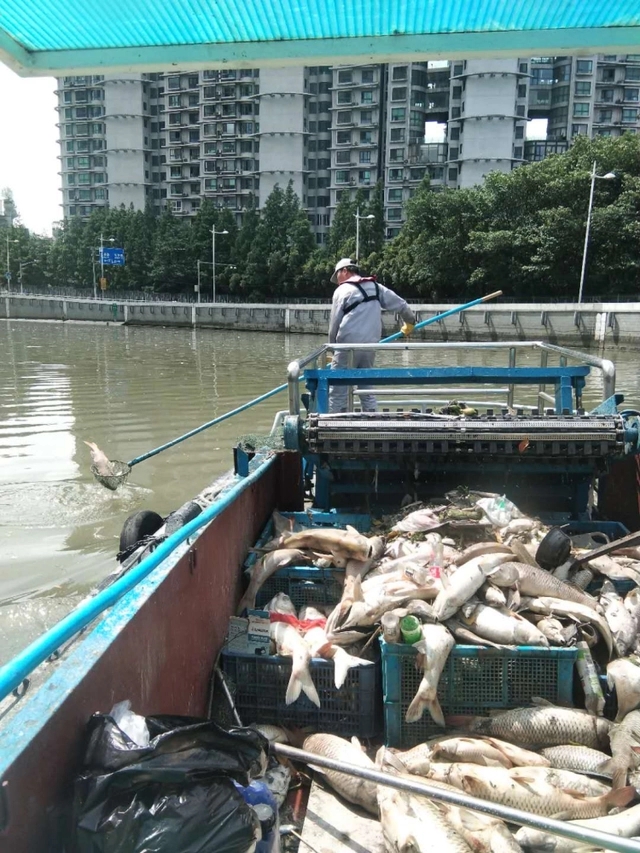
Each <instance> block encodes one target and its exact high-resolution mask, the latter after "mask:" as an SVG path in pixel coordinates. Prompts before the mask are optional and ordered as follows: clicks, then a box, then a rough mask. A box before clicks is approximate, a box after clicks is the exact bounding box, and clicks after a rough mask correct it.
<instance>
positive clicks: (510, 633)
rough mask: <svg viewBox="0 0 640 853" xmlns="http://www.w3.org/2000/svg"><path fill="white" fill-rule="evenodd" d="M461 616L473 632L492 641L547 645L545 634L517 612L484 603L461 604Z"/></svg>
mask: <svg viewBox="0 0 640 853" xmlns="http://www.w3.org/2000/svg"><path fill="white" fill-rule="evenodd" d="M460 615H461V618H462V620H463V622H464V624H466V625H468V626H469V627H470V628H471V630H472V631H473V632H474V634H477V635H478V636H479V637H486V638H487V639H488V640H491V641H492V642H494V643H503V644H504V645H508V646H548V645H549V641H548V640H547V638H546V637H545V635H544V634H543V633H542V632H541V631H539V630H538V628H536V626H535V625H532V624H531V622H529V621H527V620H526V619H525V618H524V617H522V616H519V615H518V614H517V613H511V612H510V611H508V610H500V609H498V608H496V607H487V606H486V605H485V604H480V603H471V602H469V603H468V604H466V605H463V607H462V609H461V614H460Z"/></svg>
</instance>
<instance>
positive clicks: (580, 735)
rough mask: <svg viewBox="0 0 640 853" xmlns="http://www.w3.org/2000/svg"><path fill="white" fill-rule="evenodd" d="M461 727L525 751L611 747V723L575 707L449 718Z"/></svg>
mask: <svg viewBox="0 0 640 853" xmlns="http://www.w3.org/2000/svg"><path fill="white" fill-rule="evenodd" d="M458 721H460V724H461V725H463V726H464V727H465V729H466V730H467V731H468V732H469V733H470V734H477V735H489V736H490V737H497V738H500V739H501V740H506V741H510V742H511V743H515V744H518V745H519V746H523V747H526V748H531V749H536V748H541V747H547V746H561V745H562V744H566V743H574V744H582V745H583V746H589V747H591V748H592V749H598V748H599V747H603V746H604V747H606V746H608V735H609V730H610V728H611V726H612V724H611V723H610V722H609V720H605V719H604V718H595V717H592V716H591V715H590V714H588V713H587V712H586V711H581V710H578V709H576V708H560V707H555V706H552V707H549V706H543V707H532V708H514V709H512V710H510V711H503V712H502V713H500V714H496V715H495V716H493V717H471V718H470V719H469V718H464V717H450V718H448V719H447V722H448V724H449V725H458Z"/></svg>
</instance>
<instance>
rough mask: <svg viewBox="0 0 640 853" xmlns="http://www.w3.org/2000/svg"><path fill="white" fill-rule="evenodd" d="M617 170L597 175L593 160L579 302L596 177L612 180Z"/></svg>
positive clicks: (579, 300)
mask: <svg viewBox="0 0 640 853" xmlns="http://www.w3.org/2000/svg"><path fill="white" fill-rule="evenodd" d="M615 176H616V175H615V172H607V174H606V175H596V161H595V160H594V161H593V169H592V170H591V192H590V193H589V210H588V212H587V228H586V231H585V232H584V251H583V253H582V270H581V272H580V291H579V293H578V303H580V302H582V293H583V291H584V277H585V273H586V270H587V246H588V244H589V230H590V228H591V210H592V208H593V190H594V189H595V185H596V179H598V180H600V181H610V180H612V179H613V178H615Z"/></svg>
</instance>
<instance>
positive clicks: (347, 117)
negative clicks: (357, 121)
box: [336, 110, 351, 124]
mask: <svg viewBox="0 0 640 853" xmlns="http://www.w3.org/2000/svg"><path fill="white" fill-rule="evenodd" d="M336 124H351V110H341V111H340V112H338V116H337V118H336Z"/></svg>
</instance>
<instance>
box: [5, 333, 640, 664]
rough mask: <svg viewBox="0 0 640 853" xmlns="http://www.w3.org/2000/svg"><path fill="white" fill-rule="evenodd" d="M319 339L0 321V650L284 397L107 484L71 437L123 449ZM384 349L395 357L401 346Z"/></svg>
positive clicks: (144, 442)
mask: <svg viewBox="0 0 640 853" xmlns="http://www.w3.org/2000/svg"><path fill="white" fill-rule="evenodd" d="M320 342H321V339H320V338H318V337H317V336H311V335H309V336H304V335H291V336H288V335H284V334H276V333H261V332H257V333H250V332H237V333H234V332H227V331H225V332H215V331H211V330H199V331H191V330H188V329H165V328H156V327H154V328H136V327H131V328H129V327H123V326H103V325H98V324H96V325H94V324H84V323H82V324H81V323H77V324H74V323H64V324H62V323H56V322H51V323H48V322H21V321H7V322H4V321H3V323H2V325H0V662H2V660H6V659H7V658H8V657H10V656H11V654H13V653H15V652H16V651H18V650H19V649H20V648H21V647H22V646H23V645H24V644H25V643H26V642H28V641H29V640H31V639H33V638H34V637H35V636H36V635H37V634H39V633H40V632H41V631H42V630H44V629H45V628H46V627H48V626H49V625H51V624H53V623H54V622H55V621H56V620H57V619H59V618H60V617H61V616H62V615H64V614H65V613H66V612H67V611H68V610H70V609H71V607H73V606H74V605H75V604H76V603H77V602H78V601H79V600H80V598H82V596H83V595H84V594H85V593H86V591H87V589H89V588H90V587H91V586H92V585H93V584H95V583H96V581H98V580H100V579H101V578H102V577H104V576H105V575H106V574H107V573H108V572H109V571H110V570H111V569H112V568H113V567H114V565H115V564H114V554H115V553H116V552H117V550H118V537H119V534H120V529H121V527H122V523H123V521H124V519H125V518H126V517H127V516H128V515H129V514H130V513H132V512H134V511H136V510H138V509H153V510H155V511H157V512H159V513H160V514H166V513H168V512H170V511H171V510H173V509H176V508H177V507H178V506H180V505H181V504H182V503H184V502H185V501H187V500H188V499H189V498H191V497H193V496H194V495H195V494H196V493H197V492H198V491H200V490H201V489H202V488H204V487H205V486H206V485H208V484H209V483H210V482H211V481H212V480H213V479H215V477H216V476H218V475H219V474H222V473H224V472H225V471H227V470H228V469H229V468H230V467H231V465H232V452H231V449H232V447H233V444H234V442H235V439H236V438H237V437H238V436H239V435H242V434H246V433H258V434H262V433H264V434H266V433H268V432H269V430H270V427H271V424H272V422H273V417H274V414H275V412H276V411H278V409H282V408H285V406H286V404H287V401H286V395H285V394H282V395H278V396H276V397H274V398H271V399H270V400H268V401H266V402H265V403H262V404H260V405H259V406H257V407H255V408H253V409H250V410H249V411H247V412H245V413H243V414H241V415H239V416H237V417H235V418H232V419H230V420H229V421H226V422H224V423H223V424H221V425H220V426H218V427H214V428H213V429H211V430H209V431H206V432H204V433H202V434H201V435H199V436H197V437H195V438H193V439H190V440H189V441H187V442H185V443H183V444H181V445H178V446H177V447H175V448H173V449H171V450H169V451H166V452H165V453H163V454H160V455H159V456H156V457H154V458H152V459H150V460H148V461H146V462H143V463H141V464H140V465H138V466H136V467H135V468H134V469H133V472H132V474H131V476H130V478H129V481H128V483H127V485H126V486H125V487H123V488H121V489H119V490H118V491H117V492H109V491H107V490H106V489H104V488H103V487H101V486H100V485H98V484H97V483H96V482H95V480H94V479H93V476H92V475H91V472H90V469H89V465H90V457H89V450H88V448H87V447H86V446H85V445H84V444H83V441H95V442H96V443H97V444H98V445H99V446H100V447H101V448H103V449H104V450H105V452H106V453H107V455H108V456H109V457H110V458H111V459H121V460H124V461H127V460H129V459H132V458H134V457H136V456H138V455H139V454H142V453H144V452H145V451H147V450H150V449H151V448H153V447H156V446H158V445H160V444H163V443H164V442H166V441H168V440H170V439H171V438H173V437H175V436H177V435H179V434H181V433H183V432H186V431H187V430H189V429H192V428H193V427H195V426H197V425H199V424H200V423H203V422H205V421H208V420H211V419H212V418H214V417H216V416H217V415H221V414H223V413H224V412H226V411H228V410H230V409H232V408H234V407H235V406H238V405H239V404H241V403H242V402H245V401H246V400H248V399H250V398H252V397H256V396H258V395H259V394H262V393H264V392H265V391H268V390H270V389H271V388H273V387H274V386H276V385H279V384H281V383H282V382H284V381H285V371H286V365H287V363H288V362H289V361H290V360H291V359H292V358H295V357H297V356H299V355H304V354H305V353H307V352H309V351H311V350H312V349H314V348H315V347H316V346H318V344H319V343H320ZM605 355H606V356H607V357H609V358H612V359H613V360H614V361H615V362H616V365H617V368H618V381H617V389H618V390H620V391H623V392H625V393H626V395H627V402H628V403H629V405H630V407H635V408H637V407H640V374H639V373H638V371H637V351H633V350H627V351H625V350H614V351H608V352H606V353H605ZM452 358H453V360H451V359H452ZM392 361H394V362H395V363H398V364H400V363H407V354H406V353H397V354H395V355H394V356H393V358H392ZM481 361H482V362H483V363H486V364H496V365H503V364H504V363H505V362H504V355H498V354H496V353H487V352H483V353H482V356H481ZM431 363H433V364H444V363H452V364H470V363H473V361H472V358H471V355H470V353H469V352H466V351H460V350H459V351H456V352H455V353H454V354H453V355H452V356H451V355H450V356H448V357H447V356H445V355H444V353H441V352H438V353H436V354H435V355H434V357H433V358H432V361H431ZM523 363H524V360H523ZM529 363H530V364H532V365H533V364H537V363H539V356H537V355H535V356H531V360H530V361H529ZM594 373H597V371H594ZM600 387H601V386H600V384H599V382H598V381H596V382H595V383H594V386H593V390H592V392H591V395H590V397H589V398H588V399H589V400H591V401H596V402H597V400H598V395H599V393H600ZM529 399H531V398H529Z"/></svg>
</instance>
